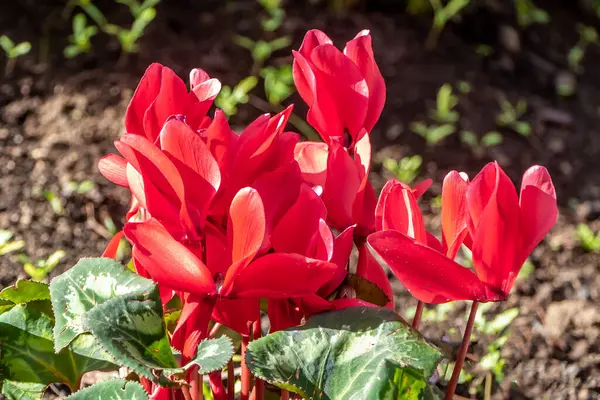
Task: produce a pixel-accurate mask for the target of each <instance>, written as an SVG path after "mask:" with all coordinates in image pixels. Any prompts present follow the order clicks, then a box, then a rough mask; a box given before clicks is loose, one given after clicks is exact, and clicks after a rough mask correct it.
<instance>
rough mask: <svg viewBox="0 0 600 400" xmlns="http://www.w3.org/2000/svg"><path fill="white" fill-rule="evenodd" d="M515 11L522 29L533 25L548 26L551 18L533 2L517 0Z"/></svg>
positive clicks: (530, 0)
mask: <svg viewBox="0 0 600 400" xmlns="http://www.w3.org/2000/svg"><path fill="white" fill-rule="evenodd" d="M515 11H516V12H517V23H518V24H519V26H520V27H522V28H527V27H528V26H529V25H532V24H547V23H548V22H550V16H549V15H548V13H547V12H546V11H544V10H542V9H541V8H537V7H536V6H535V4H533V1H532V0H515Z"/></svg>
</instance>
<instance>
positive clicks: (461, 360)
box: [444, 301, 479, 400]
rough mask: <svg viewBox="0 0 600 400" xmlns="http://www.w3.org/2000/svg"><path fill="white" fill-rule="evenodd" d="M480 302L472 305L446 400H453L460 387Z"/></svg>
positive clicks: (474, 302)
mask: <svg viewBox="0 0 600 400" xmlns="http://www.w3.org/2000/svg"><path fill="white" fill-rule="evenodd" d="M478 305H479V303H478V302H476V301H473V304H472V305H471V312H470V313H469V320H468V321H467V326H466V328H465V334H464V336H463V341H462V344H461V345H460V350H458V356H457V357H456V363H454V369H453V370H452V377H451V378H450V382H448V389H447V390H446V397H445V398H444V399H445V400H452V397H453V396H454V392H455V391H456V385H458V378H459V377H460V371H461V370H462V367H463V365H464V363H465V357H466V356H467V350H469V342H470V340H471V332H473V324H474V323H475V315H476V314H477V306H478Z"/></svg>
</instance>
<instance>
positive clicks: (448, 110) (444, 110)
mask: <svg viewBox="0 0 600 400" xmlns="http://www.w3.org/2000/svg"><path fill="white" fill-rule="evenodd" d="M457 105H458V97H456V96H455V95H454V94H453V93H452V86H451V85H450V84H449V83H444V84H443V85H442V86H441V87H440V89H439V90H438V93H437V97H436V102H435V106H436V108H435V110H432V112H431V118H432V119H434V120H435V121H437V122H439V123H442V124H447V123H455V122H457V121H458V118H459V114H458V112H456V111H454V110H453V108H454V107H456V106H457Z"/></svg>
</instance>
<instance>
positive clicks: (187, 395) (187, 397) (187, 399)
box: [181, 385, 192, 400]
mask: <svg viewBox="0 0 600 400" xmlns="http://www.w3.org/2000/svg"><path fill="white" fill-rule="evenodd" d="M181 392H182V393H183V398H184V399H185V400H192V395H191V394H190V388H189V387H187V386H185V385H184V386H182V387H181Z"/></svg>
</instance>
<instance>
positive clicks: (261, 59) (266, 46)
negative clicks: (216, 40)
mask: <svg viewBox="0 0 600 400" xmlns="http://www.w3.org/2000/svg"><path fill="white" fill-rule="evenodd" d="M234 42H235V44H237V45H238V46H240V47H243V48H245V49H247V50H248V51H250V54H251V55H252V59H253V60H254V65H253V66H252V75H257V74H258V73H259V72H260V70H261V68H262V66H263V64H264V63H265V61H267V60H268V59H269V58H270V57H271V55H272V54H273V53H274V52H276V51H278V50H281V49H284V48H286V47H288V46H290V45H291V44H292V39H291V38H290V37H289V36H282V37H280V38H277V39H274V40H271V41H268V42H267V41H265V40H256V41H255V40H252V39H250V38H249V37H247V36H240V35H238V36H236V37H235V38H234Z"/></svg>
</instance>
